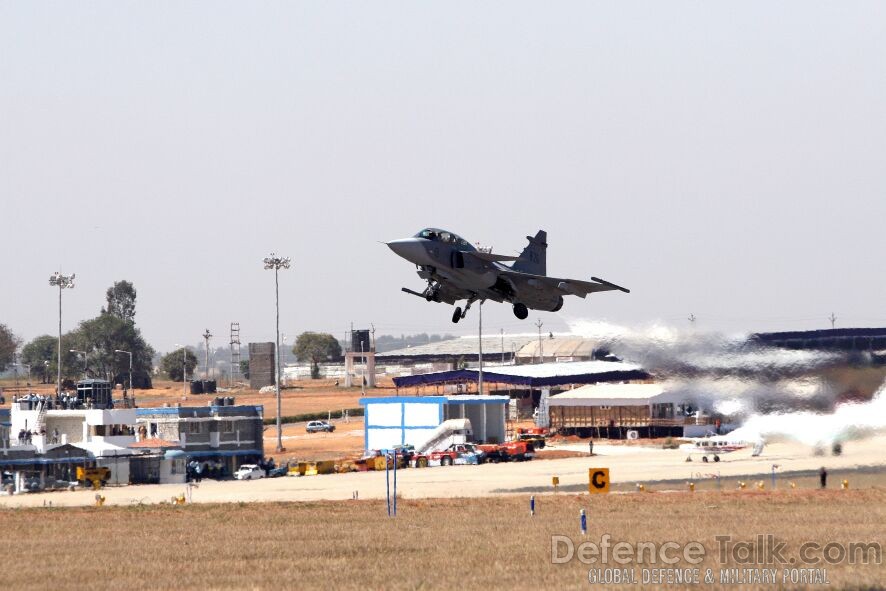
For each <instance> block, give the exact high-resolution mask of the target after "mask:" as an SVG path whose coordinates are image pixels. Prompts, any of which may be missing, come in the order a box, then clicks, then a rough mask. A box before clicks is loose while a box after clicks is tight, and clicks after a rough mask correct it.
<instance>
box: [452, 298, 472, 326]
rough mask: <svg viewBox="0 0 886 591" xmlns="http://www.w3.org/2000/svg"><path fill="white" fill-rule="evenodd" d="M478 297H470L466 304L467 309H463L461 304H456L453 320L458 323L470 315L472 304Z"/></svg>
mask: <svg viewBox="0 0 886 591" xmlns="http://www.w3.org/2000/svg"><path fill="white" fill-rule="evenodd" d="M475 301H477V300H476V298H469V299H468V303H467V304H465V309H464V310H462V309H461V306H456V307H455V311H454V312H453V313H452V322H453V323H455V324H458V321H459V320H461V319H462V318H464V317H465V316H467V315H468V310H470V309H471V304H473V303H474V302H475Z"/></svg>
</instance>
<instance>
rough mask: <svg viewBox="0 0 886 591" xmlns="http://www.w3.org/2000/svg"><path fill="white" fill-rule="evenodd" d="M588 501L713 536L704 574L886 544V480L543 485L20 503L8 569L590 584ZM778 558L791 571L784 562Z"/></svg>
mask: <svg viewBox="0 0 886 591" xmlns="http://www.w3.org/2000/svg"><path fill="white" fill-rule="evenodd" d="M582 508H583V509H585V510H587V511H588V515H589V535H588V538H587V539H588V540H591V541H596V542H599V541H600V538H601V536H602V535H603V534H605V533H608V534H610V535H611V536H612V540H613V543H614V542H616V541H634V542H636V541H654V542H660V543H661V542H665V541H676V542H688V541H691V540H697V541H699V542H701V543H702V544H704V546H705V548H706V550H707V555H706V558H705V560H704V562H703V563H702V564H700V565H698V566H699V567H700V568H701V569H702V572H704V569H705V568H712V569H714V571H715V573H716V572H718V571H719V569H720V568H730V567H735V568H737V567H740V566H742V565H739V564H737V563H735V562H732V561H730V562H727V563H726V564H721V563H719V562H718V560H717V552H716V548H717V546H716V541H715V536H719V535H732V536H733V538H734V539H737V540H750V541H753V540H754V537H755V536H756V535H758V534H769V533H771V534H774V535H775V536H776V537H777V538H778V540H783V541H785V542H787V551H786V553H785V554H786V556H788V557H790V556H796V554H797V549H798V547H799V545H800V544H801V543H803V542H806V541H814V542H819V543H821V544H826V543H828V542H842V543H848V542H850V541H864V542H879V543H880V544H883V543H886V527H884V526H886V490H884V489H882V488H878V489H867V490H850V491H837V490H830V491H794V492H793V493H787V492H774V493H772V492H767V493H761V494H753V495H750V494H740V493H733V492H730V493H720V494H717V493H713V492H711V493H695V494H689V493H673V494H659V495H608V496H605V495H597V496H594V497H592V498H591V497H589V496H588V495H573V494H570V495H558V496H553V495H545V496H540V497H539V498H538V505H537V515H536V516H535V517H534V518H530V517H529V516H528V510H527V509H528V506H527V498H524V497H522V496H521V497H507V498H478V499H449V500H434V499H430V500H421V501H418V500H416V501H401V502H400V503H399V516H398V517H396V518H394V519H390V518H388V517H387V516H386V515H385V505H384V503H383V502H380V501H350V502H348V501H345V502H319V503H241V504H226V505H189V506H178V507H176V506H171V505H167V506H156V505H154V506H131V507H101V508H79V509H13V510H3V511H0V531H3V532H4V535H3V536H2V537H0V552H2V555H3V556H4V560H5V564H7V565H12V564H16V565H17V566H16V567H15V568H5V569H4V573H3V584H4V585H3V586H4V588H8V589H45V588H53V589H57V590H60V591H61V590H65V589H145V588H150V589H185V588H199V589H274V588H288V589H320V588H322V589H454V588H458V589H540V588H545V589H562V588H577V587H584V586H587V585H588V583H587V576H588V569H589V568H590V567H589V566H587V565H583V564H581V563H580V562H578V561H577V560H573V561H571V562H569V563H567V564H552V563H551V536H552V535H555V534H564V535H569V536H571V537H573V539H576V540H579V539H580V537H579V536H578V513H579V509H582ZM609 566H616V565H612V564H610V565H609ZM650 566H662V565H661V564H659V565H649V564H637V563H634V564H630V565H628V567H633V568H635V569H636V570H637V571H638V572H639V571H640V569H641V568H644V567H650ZM678 566H680V565H678ZM682 566H686V565H685V564H684V565H682ZM751 566H761V567H765V566H767V565H751ZM785 566H787V565H785ZM819 566H823V565H819ZM777 568H778V572H779V575H778V576H779V579H778V582H779V583H781V578H780V577H781V568H782V567H781V566H780V565H779V566H777ZM826 569H827V578H828V581H829V582H830V584H829V585H827V586H821V585H819V586H816V587H810V588H818V589H822V588H829V589H880V588H883V587H884V586H886V576H884V569H883V567H882V565H879V566H877V565H856V566H851V565H848V564H842V565H828V566H826ZM638 576H639V575H638ZM655 587H656V586H655V585H648V584H647V585H645V586H642V588H655ZM786 587H787V588H798V586H797V585H790V584H789V585H783V584H777V585H770V586H766V587H759V586H753V585H752V586H743V587H737V586H735V585H721V584H719V583H715V584H712V585H705V584H702V585H698V586H696V587H694V588H699V589H727V588H744V589H748V588H772V589H781V588H786ZM803 587H804V586H802V585H800V586H799V588H803ZM615 588H618V589H637V588H641V586H640V585H620V586H618V587H615ZM670 588H686V586H685V585H684V586H671V587H670Z"/></svg>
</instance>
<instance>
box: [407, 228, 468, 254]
mask: <svg viewBox="0 0 886 591" xmlns="http://www.w3.org/2000/svg"><path fill="white" fill-rule="evenodd" d="M415 238H424V239H425V240H433V241H434V242H444V243H446V244H452V245H453V246H457V247H458V248H459V249H461V250H477V249H476V248H474V247H473V246H472V245H471V243H470V242H468V241H467V240H465V239H464V238H462V237H461V236H459V235H458V234H453V233H452V232H449V231H447V230H441V229H439V228H425V229H424V230H422V231H421V232H419V233H418V234H416V235H415Z"/></svg>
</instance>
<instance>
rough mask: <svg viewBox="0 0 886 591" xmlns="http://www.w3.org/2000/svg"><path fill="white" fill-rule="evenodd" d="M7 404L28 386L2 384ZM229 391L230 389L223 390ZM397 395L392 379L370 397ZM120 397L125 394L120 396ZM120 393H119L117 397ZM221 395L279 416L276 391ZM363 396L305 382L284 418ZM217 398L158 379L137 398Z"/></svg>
mask: <svg viewBox="0 0 886 591" xmlns="http://www.w3.org/2000/svg"><path fill="white" fill-rule="evenodd" d="M2 387H3V389H4V396H5V398H6V402H5V403H4V404H3V405H2V406H4V407H6V408H9V405H10V404H11V403H12V394H24V393H25V391H27V389H26V388H25V387H24V386H20V388H18V389H16V388H15V387H14V386H13V383H12V382H10V381H9V380H5V381H4V383H3V384H2ZM30 390H31V391H33V392H35V393H37V394H44V395H49V394H51V393H52V392H54V391H55V385H54V384H42V385H40V384H34V385H33V386H32V387H31V388H30ZM223 390H226V388H223ZM395 392H396V389H395V388H394V385H393V382H391V380H390V379H389V378H386V379H383V380H381V381H380V382H379V386H378V387H377V388H375V389H372V390H367V391H366V395H367V396H392V395H394V394H395ZM119 395H122V393H120V394H119ZM116 396H118V394H115V397H116ZM218 396H233V397H234V398H235V402H236V403H237V404H257V405H263V406H264V408H265V417H266V418H274V417H276V416H277V402H276V395H275V393H274V392H270V393H267V394H261V393H259V392H258V391H256V390H251V389H249V388H247V387H244V386H242V385H241V386H235V388H233V389H231V390H230V391H224V392H219V393H218ZM361 397H362V392H361V390H360V388H359V387H358V388H343V387H339V386H336V385H335V380H301V381H298V382H293V383H292V384H291V386H289V387H286V388H284V389H283V390H282V391H281V393H280V399H281V408H282V415H283V416H284V417H286V416H294V415H300V414H305V413H315V412H336V411H341V410H342V409H346V408H359V406H360V404H359V402H358V401H359V400H360V398H361ZM212 398H214V396H213V395H205V394H185V393H184V392H183V387H182V383H181V382H171V381H168V380H155V381H154V387H153V388H152V389H150V390H139V389H136V390H135V399H136V402H137V404H138V405H139V406H140V407H150V406H164V405H166V406H174V405H175V404H178V403H181V405H182V406H205V405H206V404H207V403H208V401H210V400H211V399H212Z"/></svg>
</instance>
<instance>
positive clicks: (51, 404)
mask: <svg viewBox="0 0 886 591" xmlns="http://www.w3.org/2000/svg"><path fill="white" fill-rule="evenodd" d="M12 403H13V404H22V405H24V407H25V408H24V409H23V410H37V409H38V408H40V407H41V406H43V407H44V408H46V410H73V409H76V408H80V405H81V403H80V400H79V399H78V398H77V396H76V395H74V394H68V393H67V392H62V395H61V396H44V395H43V394H34V393H33V392H31V393H30V394H25V395H24V396H18V397H16V396H13V397H12Z"/></svg>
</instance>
